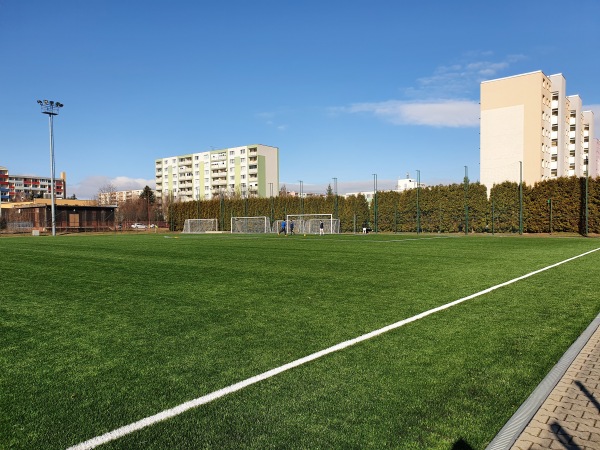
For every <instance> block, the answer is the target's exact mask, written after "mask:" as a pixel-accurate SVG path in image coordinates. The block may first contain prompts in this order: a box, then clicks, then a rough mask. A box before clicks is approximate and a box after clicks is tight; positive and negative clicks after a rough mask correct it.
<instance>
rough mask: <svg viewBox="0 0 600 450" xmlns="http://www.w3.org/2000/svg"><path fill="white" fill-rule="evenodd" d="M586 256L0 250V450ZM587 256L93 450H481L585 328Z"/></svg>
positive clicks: (577, 249) (481, 243)
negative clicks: (463, 449)
mask: <svg viewBox="0 0 600 450" xmlns="http://www.w3.org/2000/svg"><path fill="white" fill-rule="evenodd" d="M598 247H600V240H597V239H586V238H527V237H491V236H478V237H475V236H469V237H464V236H460V237H458V236H443V235H442V236H440V237H437V236H398V235H366V236H363V235H358V236H353V235H335V236H331V235H327V236H323V237H319V236H312V235H311V236H307V237H304V236H291V237H283V236H276V235H174V234H171V235H166V236H163V235H161V234H153V233H147V234H146V233H144V234H140V235H101V236H90V235H85V236H57V237H54V238H53V237H37V238H34V237H19V238H2V239H0V254H1V258H2V259H1V260H2V263H3V264H2V285H1V288H0V344H1V345H0V411H2V413H1V414H0V448H11V449H12V448H15V449H21V448H22V449H32V448H45V449H46V448H47V449H61V448H62V449H64V448H67V447H70V446H74V445H77V444H79V443H81V442H83V441H86V440H88V439H91V438H94V437H96V436H99V435H102V434H104V433H107V432H109V431H112V430H114V429H116V428H119V427H122V426H126V425H128V424H130V423H132V422H136V421H138V420H140V419H143V418H145V417H148V416H152V415H154V414H157V413H160V412H161V411H164V410H166V409H168V408H172V407H175V406H177V405H180V404H182V403H184V402H187V401H189V400H192V399H195V398H198V397H201V396H204V395H207V394H210V393H211V392H214V391H217V390H219V389H222V388H225V387H227V386H230V385H232V384H234V383H237V382H240V381H242V380H245V379H247V378H249V377H252V376H255V375H259V374H261V373H264V372H266V371H268V370H271V369H274V368H277V367H279V366H281V365H284V364H286V363H290V362H292V361H295V360H297V359H299V358H302V357H305V356H307V355H310V354H312V353H314V352H318V351H320V350H323V349H326V348H328V347H331V346H333V345H335V344H338V343H340V342H344V341H347V340H349V339H353V338H355V337H358V336H361V335H364V334H365V333H369V332H371V331H373V330H377V329H380V328H382V327H384V326H386V325H389V324H392V323H395V322H398V321H400V320H402V319H406V318H409V317H412V316H414V315H416V314H419V313H422V312H424V311H427V310H430V309H432V308H435V307H438V306H440V305H444V304H447V303H449V302H452V301H455V300H458V299H460V298H463V297H465V296H469V295H471V294H474V293H476V292H479V291H481V290H484V289H487V288H489V287H492V286H495V285H497V284H499V283H503V282H506V281H508V280H512V279H514V278H516V277H520V276H522V275H525V274H528V273H530V272H532V271H535V270H538V269H541V268H543V267H547V266H549V265H551V264H554V263H557V262H560V261H563V260H565V259H567V258H571V257H573V256H576V255H579V254H582V253H584V252H587V251H590V250H593V249H596V248H598ZM599 278H600V251H599V252H594V253H590V254H588V255H586V256H583V257H581V258H577V259H575V260H573V261H570V262H567V263H565V264H562V265H560V266H558V267H555V268H552V269H549V270H547V271H544V272H541V273H539V274H536V275H534V276H531V277H529V278H526V279H524V280H521V281H518V282H515V283H513V284H510V285H508V286H505V287H502V288H500V289H497V290H494V291H493V292H490V293H487V294H485V295H482V296H479V297H476V298H473V299H470V300H468V301H465V302H464V303H461V304H459V305H456V306H453V307H452V308H449V309H445V310H443V311H440V312H437V313H435V314H432V315H429V316H427V317H425V318H423V319H420V320H417V321H415V322H412V323H409V324H407V325H405V326H403V327H401V328H397V329H395V330H392V331H389V332H387V333H385V334H382V335H380V336H377V337H374V338H372V339H369V340H366V341H364V342H361V343H359V344H357V345H354V346H352V347H348V348H346V349H343V350H341V351H338V352H335V353H331V354H328V355H326V356H324V357H322V358H319V359H316V360H314V361H311V362H309V363H307V364H304V365H302V366H299V367H296V368H293V369H291V370H288V371H286V372H283V373H281V374H279V375H277V376H274V377H272V378H269V379H266V380H264V381H261V382H259V383H256V384H253V385H251V386H249V387H247V388H245V389H242V390H239V391H237V392H234V393H232V394H229V395H227V396H224V397H221V398H218V399H216V400H214V401H212V402H210V403H207V404H204V405H201V406H199V407H197V408H194V409H191V410H188V411H186V412H184V413H183V414H180V415H177V416H176V417H174V418H171V419H169V420H166V421H162V422H159V423H156V424H153V425H151V426H148V427H146V428H144V429H142V430H139V431H135V432H132V433H130V434H128V435H126V436H124V437H121V438H119V439H116V440H113V441H111V442H109V443H107V444H104V445H102V446H101V447H99V448H103V449H115V448H118V449H165V448H177V449H196V448H219V449H222V448H232V449H233V448H257V449H259V448H260V449H263V448H327V449H329V448H383V447H392V448H410V449H419V448H423V449H450V448H452V446H453V445H454V444H456V443H458V442H461V443H463V444H465V445H468V446H470V447H471V448H473V449H482V448H485V446H486V445H487V444H488V443H489V441H491V440H492V439H493V437H494V436H495V434H496V433H497V432H498V431H499V430H500V428H501V427H502V426H503V425H504V423H505V422H506V421H507V420H508V418H509V417H510V416H511V415H512V414H513V413H514V411H515V410H516V409H517V408H518V407H519V406H520V404H521V403H522V402H523V401H524V400H525V399H526V398H527V396H528V395H529V394H530V393H531V391H532V390H533V389H534V388H535V387H536V386H537V384H538V383H539V382H540V381H541V379H542V378H543V377H544V376H545V375H546V373H547V372H548V371H549V370H550V369H551V368H552V366H553V365H554V364H555V363H556V362H557V361H558V359H559V358H560V356H561V355H562V354H563V353H564V351H565V350H566V349H567V348H568V347H569V345H570V344H571V343H572V342H573V341H574V340H575V339H576V338H577V337H578V336H579V334H580V333H581V332H582V331H583V330H584V329H585V328H586V326H587V325H588V324H589V323H590V322H591V321H592V319H593V318H594V317H595V316H596V315H597V314H598V312H599V311H600V296H598V295H597V288H596V280H598V279H599Z"/></svg>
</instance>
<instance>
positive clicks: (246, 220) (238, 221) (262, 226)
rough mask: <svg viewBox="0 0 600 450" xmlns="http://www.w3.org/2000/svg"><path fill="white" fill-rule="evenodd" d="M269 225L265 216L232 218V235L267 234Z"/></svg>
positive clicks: (269, 228)
mask: <svg viewBox="0 0 600 450" xmlns="http://www.w3.org/2000/svg"><path fill="white" fill-rule="evenodd" d="M270 231H271V224H270V221H269V218H268V217H267V216H256V217H232V218H231V232H232V233H269V232H270Z"/></svg>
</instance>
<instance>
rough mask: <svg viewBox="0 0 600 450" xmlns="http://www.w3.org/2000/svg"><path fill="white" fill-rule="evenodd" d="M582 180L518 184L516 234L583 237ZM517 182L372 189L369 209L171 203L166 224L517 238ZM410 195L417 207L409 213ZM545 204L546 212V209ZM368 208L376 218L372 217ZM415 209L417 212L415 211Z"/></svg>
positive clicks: (592, 185)
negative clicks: (307, 224) (312, 222)
mask: <svg viewBox="0 0 600 450" xmlns="http://www.w3.org/2000/svg"><path fill="white" fill-rule="evenodd" d="M585 193H586V179H585V178H577V177H571V178H558V179H555V180H549V181H544V182H541V183H537V184H536V185H535V186H533V187H531V186H527V185H523V188H522V198H523V217H522V221H523V231H524V232H525V233H546V232H549V231H553V232H575V233H580V234H585V231H586V230H585V223H586V220H585V219H586V207H585V206H586V201H585V197H586V195H585ZM587 193H588V202H587V205H588V208H587V209H588V214H587V218H588V220H587V224H588V232H589V233H600V182H599V179H598V178H596V179H588V180H587ZM520 195H521V193H520V190H519V184H518V183H511V182H505V183H502V184H499V185H496V186H494V187H493V188H492V189H491V191H490V195H489V198H488V195H487V190H486V188H485V186H483V185H481V184H480V183H461V184H451V185H447V186H444V185H438V186H430V187H426V188H421V189H418V190H417V189H412V190H408V191H404V192H394V191H379V192H378V193H377V207H376V208H375V205H374V202H372V203H371V205H369V203H368V202H367V200H366V198H365V197H364V196H363V195H358V196H350V197H348V198H344V197H337V199H336V197H335V196H334V195H327V196H325V197H308V198H305V199H300V198H298V197H290V196H281V197H273V198H249V199H229V198H216V199H212V200H207V201H191V202H182V203H173V204H171V205H170V206H169V214H168V220H169V223H170V226H171V229H172V230H173V231H180V230H182V229H183V224H184V222H185V219H198V218H199V219H213V218H217V219H218V220H219V229H220V230H225V231H228V230H229V229H230V223H231V221H230V219H231V217H233V216H267V217H269V218H270V219H271V221H274V220H278V219H283V218H284V217H285V216H286V215H287V214H302V213H303V214H334V216H337V217H339V219H340V225H341V231H342V232H352V231H355V230H358V231H360V229H361V228H362V225H363V223H368V224H369V226H370V227H371V228H372V229H377V231H382V232H414V231H417V224H419V225H420V230H421V231H423V232H441V233H451V232H465V230H466V227H467V224H468V231H469V232H476V233H483V232H492V231H494V232H499V233H507V232H508V233H517V232H519V229H520V222H521V217H520ZM417 197H418V204H419V208H418V210H417ZM550 200H551V207H550ZM375 209H376V211H377V221H376V220H375ZM417 211H418V214H417Z"/></svg>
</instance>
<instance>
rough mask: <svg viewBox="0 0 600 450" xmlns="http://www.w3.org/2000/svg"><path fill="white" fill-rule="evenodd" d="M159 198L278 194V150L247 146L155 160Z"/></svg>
mask: <svg viewBox="0 0 600 450" xmlns="http://www.w3.org/2000/svg"><path fill="white" fill-rule="evenodd" d="M155 174H156V197H157V200H158V202H159V203H160V202H162V199H165V198H172V199H177V200H181V201H188V200H209V199H211V198H213V197H217V196H219V195H222V194H223V195H240V196H241V197H244V198H246V197H252V196H255V197H269V196H271V195H273V196H277V195H278V192H279V149H278V148H277V147H270V146H267V145H260V144H257V145H246V146H242V147H232V148H225V149H220V150H211V151H208V152H200V153H190V154H187V155H180V156H169V157H167V158H160V159H157V160H156V161H155Z"/></svg>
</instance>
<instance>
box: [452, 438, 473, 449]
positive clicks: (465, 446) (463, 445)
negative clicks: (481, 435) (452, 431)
mask: <svg viewBox="0 0 600 450" xmlns="http://www.w3.org/2000/svg"><path fill="white" fill-rule="evenodd" d="M452 450H473V447H471V446H470V445H469V444H468V443H467V441H465V440H464V439H459V440H458V441H456V442H455V443H454V445H453V446H452Z"/></svg>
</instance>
